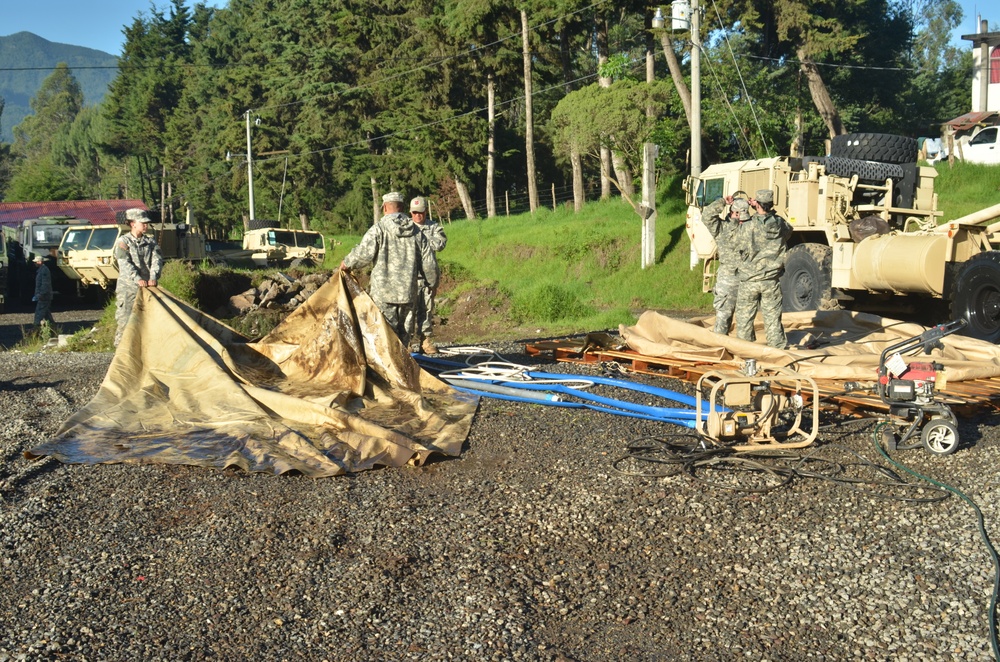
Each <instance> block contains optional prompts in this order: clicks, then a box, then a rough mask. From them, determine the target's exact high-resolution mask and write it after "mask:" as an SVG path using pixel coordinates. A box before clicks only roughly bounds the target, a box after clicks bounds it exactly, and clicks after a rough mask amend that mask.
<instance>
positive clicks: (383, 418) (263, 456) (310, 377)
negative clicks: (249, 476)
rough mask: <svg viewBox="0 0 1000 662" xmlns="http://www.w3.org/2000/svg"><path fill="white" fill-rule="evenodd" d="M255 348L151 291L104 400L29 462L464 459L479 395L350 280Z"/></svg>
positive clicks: (328, 471) (327, 465) (363, 465)
mask: <svg viewBox="0 0 1000 662" xmlns="http://www.w3.org/2000/svg"><path fill="white" fill-rule="evenodd" d="M338 274H339V272H338ZM246 340H247V339H246V338H243V337H242V336H240V335H239V334H238V333H236V332H235V331H234V330H232V329H230V328H229V327H227V326H225V325H223V324H222V323H221V322H219V321H218V320H215V319H214V318H212V317H209V316H208V315H205V314H203V313H201V312H199V311H198V310H196V309H194V308H192V307H190V306H188V305H187V304H185V303H183V302H182V301H180V300H178V299H176V298H175V297H173V296H171V295H169V294H168V293H166V292H165V291H163V290H160V289H145V288H143V289H141V290H140V292H139V296H138V297H136V304H135V308H134V312H133V314H132V316H131V318H130V319H129V323H128V326H127V327H126V330H125V333H124V336H123V338H122V342H121V344H120V346H119V347H118V350H117V351H116V352H115V356H114V359H113V360H112V363H111V366H110V368H109V369H108V373H107V375H106V376H105V378H104V382H103V383H102V384H101V387H100V390H99V391H98V393H97V395H96V396H94V398H93V400H91V401H90V402H89V403H88V404H87V405H86V406H85V407H84V408H83V409H82V410H80V411H79V412H77V413H76V414H74V415H73V416H72V417H70V418H69V419H68V420H67V421H66V422H65V423H64V424H63V426H62V427H61V428H60V429H59V431H58V432H57V433H56V437H55V438H54V439H52V440H51V441H49V442H48V443H45V444H43V445H41V446H39V447H37V448H34V449H32V450H31V451H29V453H27V454H26V455H27V456H28V457H29V458H33V457H40V456H46V455H48V456H52V457H55V458H57V459H59V460H61V461H63V462H68V463H88V464H93V463H108V462H132V463H164V464H192V465H199V466H209V467H218V468H223V467H227V466H231V465H235V466H239V467H243V468H244V469H247V470H249V471H270V472H274V473H283V472H286V471H291V470H297V471H299V472H301V473H303V474H305V475H307V476H314V477H319V476H334V475H338V474H343V473H345V472H348V471H351V472H354V471H361V470H364V469H370V468H372V467H375V466H377V465H388V466H401V465H403V464H406V463H407V462H412V463H414V464H419V463H421V462H423V461H424V460H425V459H426V458H427V456H428V455H430V454H431V453H442V454H444V455H458V454H459V452H460V451H461V448H462V443H463V442H464V441H465V438H466V436H467V435H468V433H469V428H470V426H471V425H472V418H473V415H474V414H475V411H476V407H477V404H478V400H477V399H476V398H475V397H473V396H469V395H466V394H463V393H460V392H458V391H455V390H454V389H452V388H451V387H450V386H448V385H447V384H445V383H444V382H441V381H439V380H438V379H436V378H435V377H433V376H432V375H430V374H429V373H427V372H424V371H423V370H421V369H420V368H419V367H418V366H417V364H416V363H415V362H414V361H413V359H412V358H411V357H410V356H409V355H408V354H407V353H406V351H405V348H404V347H403V345H402V344H401V343H400V341H399V339H398V338H397V337H396V336H395V334H394V333H393V332H392V331H391V329H390V328H389V327H388V326H387V325H386V323H385V320H384V318H383V317H382V314H381V313H380V312H379V310H378V308H377V307H376V306H375V304H374V303H373V302H372V300H371V299H370V298H369V297H368V295H367V294H365V293H364V291H363V290H361V289H360V288H359V287H358V285H357V283H356V282H355V281H354V280H353V279H351V278H350V277H348V276H344V275H339V276H338V275H337V274H335V275H334V277H333V278H332V279H331V280H330V281H329V282H328V283H327V284H326V285H324V286H323V287H322V288H320V289H319V290H318V291H316V292H315V293H314V294H313V295H312V296H311V297H309V299H307V300H306V302H305V303H304V304H302V305H301V306H300V307H299V308H298V309H296V310H295V311H294V312H293V313H291V314H290V315H289V316H288V317H287V318H286V319H285V320H284V321H283V322H282V323H281V325H280V326H278V327H277V328H275V329H274V331H272V332H271V333H270V334H268V335H267V336H266V337H265V338H263V339H262V340H260V341H259V342H255V343H248V342H246Z"/></svg>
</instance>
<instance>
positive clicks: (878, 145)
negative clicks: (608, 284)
mask: <svg viewBox="0 0 1000 662" xmlns="http://www.w3.org/2000/svg"><path fill="white" fill-rule="evenodd" d="M911 143H912V144H911ZM936 175H937V172H936V171H935V170H934V168H931V167H927V166H919V165H917V163H916V141H915V140H912V139H909V138H904V137H901V136H892V135H888V134H848V135H846V136H838V137H837V138H835V139H834V141H833V146H832V148H831V156H829V157H803V158H789V157H776V158H768V159H760V160H756V161H739V162H733V163H720V164H715V165H712V166H710V167H708V168H706V169H705V170H704V171H703V172H702V173H701V174H700V175H698V176H697V177H689V178H687V180H686V181H685V184H684V189H685V191H686V197H687V204H688V213H687V234H688V237H689V238H690V240H691V265H692V268H694V267H695V266H696V265H697V263H698V262H699V261H703V264H704V267H703V269H704V270H703V288H704V290H705V291H706V292H707V291H709V290H710V289H711V285H712V276H713V273H714V268H713V267H714V262H715V242H714V239H713V237H712V235H711V233H709V232H708V229H707V228H706V227H705V225H704V224H703V223H702V222H701V209H702V208H703V207H704V206H705V205H707V204H708V203H710V202H712V201H713V200H715V199H717V198H719V197H725V196H728V195H733V194H737V195H739V194H746V195H748V196H750V197H752V196H753V195H754V194H755V193H756V191H757V190H759V189H764V188H770V189H772V190H773V191H774V192H775V211H776V212H777V213H778V214H779V215H781V216H783V217H785V218H787V219H788V221H789V222H790V223H791V225H792V228H793V234H792V236H791V238H790V239H789V250H788V255H787V258H786V262H785V274H784V275H783V276H782V279H781V291H782V303H783V307H784V309H785V310H786V311H802V310H817V309H823V308H834V307H845V308H850V309H852V310H864V311H870V312H877V313H881V314H886V315H890V316H891V315H894V314H902V315H903V316H906V315H909V316H915V315H916V316H919V317H920V318H921V321H925V322H927V323H936V322H939V321H942V320H945V319H957V318H963V319H965V320H966V321H967V322H968V326H967V327H966V329H965V333H966V334H968V335H970V336H973V337H976V338H982V339H986V340H989V341H991V342H998V341H1000V251H998V250H994V246H997V245H998V244H1000V237H998V236H997V235H996V233H997V232H998V230H1000V222H997V220H998V219H1000V205H994V206H993V207H989V208H987V209H984V210H982V211H980V212H977V213H975V214H970V215H968V216H965V217H962V218H958V219H954V220H952V221H948V222H946V223H943V224H941V223H939V218H940V217H941V216H942V213H941V212H940V211H938V210H937V196H936V194H935V193H934V178H935V176H936Z"/></svg>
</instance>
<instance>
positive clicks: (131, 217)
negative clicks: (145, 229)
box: [125, 207, 150, 223]
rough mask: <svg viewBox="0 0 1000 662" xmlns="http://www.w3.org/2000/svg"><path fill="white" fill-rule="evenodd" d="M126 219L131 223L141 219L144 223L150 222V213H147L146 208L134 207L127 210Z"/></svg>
mask: <svg viewBox="0 0 1000 662" xmlns="http://www.w3.org/2000/svg"><path fill="white" fill-rule="evenodd" d="M125 220H126V221H128V222H129V223H131V222H132V221H140V222H142V223H149V222H150V220H149V214H147V213H146V210H145V209H139V208H138V207H133V208H132V209H129V210H128V211H126V212H125Z"/></svg>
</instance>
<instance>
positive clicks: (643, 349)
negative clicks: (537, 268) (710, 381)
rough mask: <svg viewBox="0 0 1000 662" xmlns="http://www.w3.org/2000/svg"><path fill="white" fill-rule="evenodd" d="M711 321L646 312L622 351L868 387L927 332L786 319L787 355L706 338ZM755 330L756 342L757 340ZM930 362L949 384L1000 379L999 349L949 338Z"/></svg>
mask: <svg viewBox="0 0 1000 662" xmlns="http://www.w3.org/2000/svg"><path fill="white" fill-rule="evenodd" d="M714 322H715V318H713V317H706V318H701V319H694V320H691V321H689V322H685V321H681V320H677V319H673V318H671V317H669V316H667V315H664V314H662V313H658V312H655V311H646V312H645V313H643V314H642V315H641V316H640V317H639V320H638V322H637V323H636V324H635V325H634V326H624V325H622V326H621V327H620V328H619V333H620V334H621V336H622V339H623V340H624V341H625V344H626V345H628V347H629V348H630V349H633V350H635V351H637V352H639V353H640V354H645V355H647V356H662V357H673V358H680V359H686V360H693V361H704V362H709V363H711V362H719V363H724V362H739V361H743V360H746V359H756V360H757V362H758V364H760V365H770V366H780V367H787V368H790V369H792V370H795V371H796V372H797V373H799V374H800V375H803V376H807V377H812V378H814V379H830V380H843V381H861V382H864V381H869V382H870V381H874V380H875V379H876V371H877V368H878V360H879V355H880V354H881V353H882V351H883V350H885V349H886V348H887V347H889V346H891V345H894V344H896V343H898V342H900V341H902V340H906V339H908V338H912V337H915V336H918V335H920V334H921V333H922V332H923V331H925V330H926V327H923V326H920V325H919V324H913V323H910V322H901V321H898V320H893V319H889V318H887V317H879V316H877V315H870V314H866V313H855V312H850V311H846V310H829V311H807V312H801V313H785V314H784V315H782V323H783V325H784V327H785V332H786V333H787V335H788V343H789V347H788V349H787V350H781V349H775V348H773V347H767V346H766V345H763V344H761V343H755V342H750V341H747V340H740V339H739V338H737V337H735V336H724V335H721V334H718V333H715V332H714V331H713V330H712V327H713V325H714ZM763 336H764V332H763V329H762V328H760V326H759V325H758V328H757V337H758V338H763ZM941 345H942V347H941V348H940V349H934V350H933V352H932V353H931V355H930V357H927V356H925V355H923V354H920V355H918V356H921V357H923V358H919V359H918V358H910V359H908V361H909V360H922V361H927V360H933V361H935V362H937V363H940V364H941V365H942V366H944V372H945V375H946V376H947V378H948V380H949V381H959V380H968V379H985V378H988V377H996V376H1000V347H998V346H996V345H994V344H992V343H989V342H985V341H982V340H976V339H974V338H967V337H965V336H961V335H957V334H953V335H949V336H946V337H944V338H943V339H942V340H941Z"/></svg>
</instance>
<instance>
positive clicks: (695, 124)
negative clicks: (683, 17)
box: [691, 0, 701, 177]
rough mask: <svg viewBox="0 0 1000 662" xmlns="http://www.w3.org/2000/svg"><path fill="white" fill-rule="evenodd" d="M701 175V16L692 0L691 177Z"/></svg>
mask: <svg viewBox="0 0 1000 662" xmlns="http://www.w3.org/2000/svg"><path fill="white" fill-rule="evenodd" d="M700 174H701V14H700V9H699V8H698V0H691V175H692V176H693V177H697V176H698V175H700Z"/></svg>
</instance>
